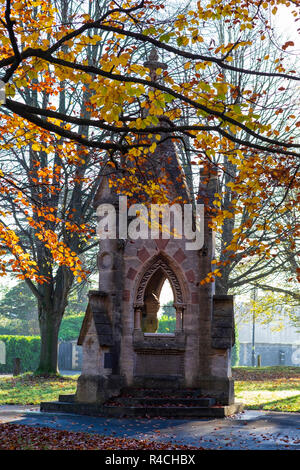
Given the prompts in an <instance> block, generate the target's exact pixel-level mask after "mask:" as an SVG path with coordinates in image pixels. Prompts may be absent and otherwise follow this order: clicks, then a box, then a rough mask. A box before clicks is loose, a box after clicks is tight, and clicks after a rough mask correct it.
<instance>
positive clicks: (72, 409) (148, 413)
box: [40, 401, 243, 419]
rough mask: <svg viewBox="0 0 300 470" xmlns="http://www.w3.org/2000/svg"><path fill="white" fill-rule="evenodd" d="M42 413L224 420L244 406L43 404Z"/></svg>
mask: <svg viewBox="0 0 300 470" xmlns="http://www.w3.org/2000/svg"><path fill="white" fill-rule="evenodd" d="M40 409H41V411H42V412H50V413H51V412H52V413H54V412H56V413H57V412H59V413H75V414H81V415H90V416H103V417H110V418H125V417H129V418H130V417H138V418H156V417H157V418H158V417H164V418H173V419H174V418H177V419H181V418H204V417H206V418H224V417H226V416H231V415H233V414H235V413H240V412H242V411H243V405H242V404H240V403H235V404H233V405H226V406H223V405H222V406H221V405H218V406H216V405H215V406H210V407H207V406H202V407H201V406H197V407H196V406H195V407H193V406H191V407H176V406H170V407H161V406H155V407H138V406H107V405H105V406H104V405H102V406H101V405H96V404H88V403H77V402H74V403H72V402H69V403H68V402H62V401H59V402H42V403H41V408H40Z"/></svg>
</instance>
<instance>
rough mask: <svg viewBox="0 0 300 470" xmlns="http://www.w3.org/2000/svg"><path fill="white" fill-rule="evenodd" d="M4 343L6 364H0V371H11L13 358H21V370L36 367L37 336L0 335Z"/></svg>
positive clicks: (37, 357)
mask: <svg viewBox="0 0 300 470" xmlns="http://www.w3.org/2000/svg"><path fill="white" fill-rule="evenodd" d="M0 341H3V342H4V344H5V350H6V351H5V353H6V364H0V373H4V374H5V373H12V371H13V364H14V358H15V357H19V358H20V359H21V372H27V371H34V370H36V369H37V366H38V363H39V357H40V342H41V341H40V338H39V336H11V335H0Z"/></svg>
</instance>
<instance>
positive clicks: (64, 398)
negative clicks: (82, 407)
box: [58, 395, 75, 403]
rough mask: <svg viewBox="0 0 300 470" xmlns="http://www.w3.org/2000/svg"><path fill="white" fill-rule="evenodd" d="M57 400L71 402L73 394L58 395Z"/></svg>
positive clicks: (73, 399) (73, 398) (73, 397)
mask: <svg viewBox="0 0 300 470" xmlns="http://www.w3.org/2000/svg"><path fill="white" fill-rule="evenodd" d="M58 400H59V401H63V402H67V403H73V402H74V401H75V395H59V396H58Z"/></svg>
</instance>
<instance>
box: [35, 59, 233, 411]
mask: <svg viewBox="0 0 300 470" xmlns="http://www.w3.org/2000/svg"><path fill="white" fill-rule="evenodd" d="M157 59H158V58H157V56H156V53H155V51H152V52H151V54H150V57H149V61H148V62H146V64H145V65H146V66H147V67H149V69H150V74H151V78H152V79H153V78H155V70H156V69H157V68H159V67H160V68H162V67H164V64H161V63H159V62H158V60H157ZM150 164H151V172H152V173H153V174H154V175H155V174H156V175H162V174H166V177H167V180H168V182H169V188H168V189H169V197H170V201H172V200H175V199H176V198H179V199H178V200H181V201H183V202H182V203H181V204H177V208H178V205H179V207H180V206H183V205H184V202H187V203H189V204H190V206H191V197H190V194H189V190H188V187H187V184H186V182H185V178H184V175H183V171H182V168H181V166H180V163H179V160H178V156H177V154H176V148H175V145H174V143H173V142H172V140H171V139H164V140H163V141H162V143H160V144H159V145H158V146H157V147H156V150H155V152H154V154H152V155H151V162H147V163H145V165H150ZM149 171H150V167H149ZM216 191H217V175H216V174H214V173H213V172H211V174H209V175H206V176H205V177H201V178H200V183H199V188H198V201H197V204H199V205H201V204H202V205H203V207H204V211H203V214H202V223H201V224H200V231H201V235H202V241H201V247H199V248H198V247H196V249H195V248H193V247H192V249H191V246H190V245H191V239H190V237H189V238H187V237H186V235H185V232H184V234H182V236H181V237H179V236H175V235H176V233H175V232H176V231H174V224H175V217H176V216H175V212H176V211H171V210H170V213H173V219H172V217H171V218H170V220H171V225H170V228H171V230H170V231H169V233H167V234H166V233H159V232H158V234H157V237H153V233H152V234H151V235H152V236H148V237H147V238H146V237H144V238H137V237H134V238H130V237H129V236H127V238H126V236H123V237H120V236H117V237H115V238H113V237H108V238H105V239H104V238H103V239H100V243H99V253H98V269H99V287H98V290H93V291H90V292H89V303H88V307H87V310H86V314H85V318H84V321H83V324H82V327H81V332H80V335H79V339H78V344H79V345H81V347H82V350H83V366H82V371H81V375H80V377H79V379H78V383H77V391H76V393H75V395H72V396H71V395H60V397H59V401H57V402H51V403H50V402H49V403H42V404H41V410H42V411H63V412H71V413H79V414H89V415H95V416H116V417H125V416H137V417H140V416H147V417H151V416H156V417H158V416H164V417H178V418H185V417H202V416H204V417H224V416H228V415H231V414H233V413H236V412H239V411H242V405H240V404H238V403H235V400H234V381H233V379H232V375H231V348H232V346H233V345H234V312H233V297H232V296H230V295H215V292H214V283H213V282H209V283H201V280H203V279H204V278H205V277H206V276H207V273H209V272H211V271H212V264H211V263H212V260H213V259H214V233H213V231H212V229H211V228H210V220H211V211H210V210H209V209H210V207H211V206H212V203H213V200H214V194H215V193H216ZM119 196H120V195H119V194H116V191H115V189H114V188H113V187H111V185H110V184H109V175H108V174H107V173H106V172H105V171H104V173H103V176H102V178H101V181H100V182H99V187H98V191H97V193H96V194H95V197H94V207H95V211H96V214H97V215H98V217H99V220H101V217H102V216H103V215H104V212H103V208H105V207H106V208H107V207H110V208H112V207H113V208H114V209H115V213H116V214H117V217H116V224H117V232H118V230H119V231H120V226H119V224H120V216H124V214H121V209H120V197H119ZM176 200H177V199H176ZM127 202H130V201H129V199H128V201H127ZM170 207H172V206H170ZM178 213H179V214H180V217H181V218H182V219H183V218H184V215H185V212H184V211H183V210H182V211H178ZM177 217H178V216H177ZM102 219H103V217H102ZM127 219H128V220H127V224H130V221H131V220H132V217H130V216H129V217H128V218H127ZM160 220H161V219H160ZM177 221H178V220H177ZM122 222H124V221H123V219H122ZM183 225H184V221H183V220H182V226H183ZM128 228H129V227H128ZM172 229H173V232H172ZM122 230H123V232H124V228H123V229H122ZM161 232H163V224H162V230H161ZM170 232H171V234H170ZM172 233H173V235H174V236H172ZM167 235H168V236H167ZM177 235H178V234H177ZM166 280H167V281H168V282H169V284H170V286H171V289H172V293H173V300H174V303H173V306H174V309H175V311H176V329H175V331H174V332H171V333H157V326H158V316H157V314H158V311H159V308H160V302H159V298H160V294H161V290H162V287H163V285H164V283H165V281H166Z"/></svg>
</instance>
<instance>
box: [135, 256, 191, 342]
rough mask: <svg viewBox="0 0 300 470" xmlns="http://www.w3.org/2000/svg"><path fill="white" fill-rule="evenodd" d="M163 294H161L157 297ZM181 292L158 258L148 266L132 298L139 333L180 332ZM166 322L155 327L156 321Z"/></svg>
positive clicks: (168, 269) (174, 278) (172, 276)
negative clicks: (133, 299) (162, 317)
mask: <svg viewBox="0 0 300 470" xmlns="http://www.w3.org/2000/svg"><path fill="white" fill-rule="evenodd" d="M162 293H163V295H161V294H162ZM182 301H183V298H182V290H181V286H180V284H179V281H178V279H177V276H176V275H175V273H174V271H173V270H172V269H171V268H170V267H169V265H168V264H167V263H166V262H165V261H164V260H163V259H161V258H159V259H157V260H156V261H155V262H154V263H153V264H152V265H150V266H149V267H148V269H147V270H146V271H145V273H144V275H143V276H142V278H141V281H140V283H139V287H138V290H137V296H136V315H135V318H136V322H135V328H137V329H141V330H142V332H143V333H173V334H174V333H175V331H178V330H181V329H182V312H183V302H182ZM165 304H167V306H166V305H165ZM163 313H165V317H166V316H168V317H169V318H168V320H167V321H166V318H164V320H163V321H165V324H164V327H163V321H162V323H161V328H159V318H160V317H161V316H162V314H163Z"/></svg>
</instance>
